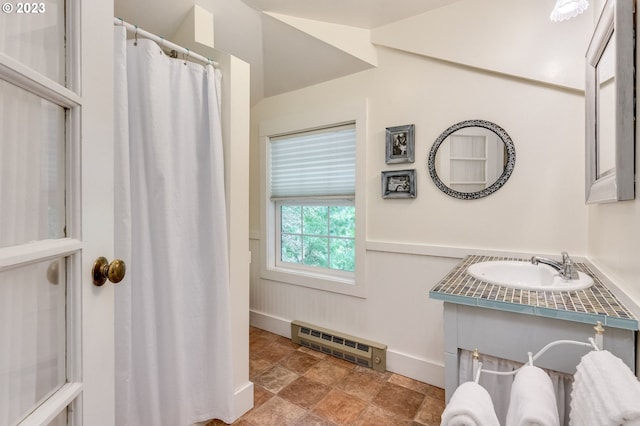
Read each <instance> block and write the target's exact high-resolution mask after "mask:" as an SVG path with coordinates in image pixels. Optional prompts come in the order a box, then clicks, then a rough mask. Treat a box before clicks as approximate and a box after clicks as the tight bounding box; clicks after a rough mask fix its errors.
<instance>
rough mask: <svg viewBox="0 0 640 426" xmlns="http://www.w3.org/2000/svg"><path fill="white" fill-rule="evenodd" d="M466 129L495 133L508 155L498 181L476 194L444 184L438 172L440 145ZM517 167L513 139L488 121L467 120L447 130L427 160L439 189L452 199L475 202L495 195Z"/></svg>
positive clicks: (437, 141)
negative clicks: (472, 128) (478, 128)
mask: <svg viewBox="0 0 640 426" xmlns="http://www.w3.org/2000/svg"><path fill="white" fill-rule="evenodd" d="M466 127H483V128H485V129H489V130H491V131H492V132H493V133H495V134H496V135H498V137H499V138H500V139H501V140H502V142H503V143H504V146H505V151H506V155H507V161H506V164H505V167H504V170H503V172H502V174H501V175H500V176H499V177H498V179H497V180H496V181H495V182H494V183H493V184H491V185H490V186H488V187H486V188H485V189H483V190H480V191H475V192H460V191H456V190H454V189H451V188H449V187H448V186H447V185H445V184H444V183H443V182H442V180H440V178H439V177H438V173H437V171H436V154H437V153H438V148H440V145H442V143H443V142H444V141H445V140H446V139H447V138H448V137H449V136H451V134H452V133H454V132H456V131H458V130H460V129H464V128H466ZM515 165H516V148H515V145H514V144H513V141H512V140H511V137H509V135H508V134H507V132H506V131H505V130H504V129H503V128H502V127H500V126H498V125H497V124H495V123H492V122H491V121H486V120H465V121H461V122H459V123H456V124H454V125H453V126H451V127H449V128H448V129H447V130H445V131H444V132H442V134H441V135H440V136H438V139H436V141H435V142H434V143H433V146H432V147H431V151H430V152H429V159H428V160H427V168H428V169H429V174H430V175H431V179H432V180H433V183H434V184H435V185H436V186H437V187H438V189H439V190H440V191H442V192H444V193H445V194H447V195H449V196H451V197H454V198H459V199H461V200H475V199H478V198H483V197H486V196H488V195H491V194H493V193H494V192H496V191H497V190H498V189H500V188H501V187H502V186H503V185H504V184H505V183H506V182H507V180H508V179H509V177H510V176H511V173H512V172H513V169H514V167H515Z"/></svg>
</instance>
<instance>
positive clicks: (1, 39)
mask: <svg viewBox="0 0 640 426" xmlns="http://www.w3.org/2000/svg"><path fill="white" fill-rule="evenodd" d="M0 52H2V53H4V54H6V55H7V56H10V57H12V58H14V59H16V60H18V61H20V62H22V63H23V64H24V65H26V66H28V67H29V68H32V69H34V70H35V71H37V72H39V73H40V74H43V75H45V76H47V77H49V78H50V79H52V80H54V81H55V82H57V83H59V84H61V85H65V69H66V66H65V63H66V55H65V1H64V0H47V1H44V2H40V1H38V2H16V1H9V2H4V1H3V2H2V12H0Z"/></svg>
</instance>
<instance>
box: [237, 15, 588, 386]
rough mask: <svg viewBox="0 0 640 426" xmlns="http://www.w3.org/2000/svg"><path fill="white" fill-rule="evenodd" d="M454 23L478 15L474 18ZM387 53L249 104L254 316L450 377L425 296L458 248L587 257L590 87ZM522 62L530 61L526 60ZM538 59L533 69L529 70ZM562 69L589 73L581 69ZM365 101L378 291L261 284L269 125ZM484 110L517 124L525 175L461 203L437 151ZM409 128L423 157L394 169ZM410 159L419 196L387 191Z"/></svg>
mask: <svg viewBox="0 0 640 426" xmlns="http://www.w3.org/2000/svg"><path fill="white" fill-rule="evenodd" d="M541 7H542V6H541ZM544 7H545V8H546V7H547V6H546V5H545V6H544ZM547 16H548V15H547ZM456 19H458V20H460V19H462V20H464V19H468V20H470V21H473V20H474V16H473V15H458V16H457V17H456ZM490 34H491V32H490V31H489V32H488V33H487V37H490ZM413 36H415V34H414V35H413ZM538 37H539V38H540V40H539V43H540V45H541V46H544V45H546V44H548V43H552V42H553V40H552V39H545V37H544V34H543V35H538ZM485 42H486V43H492V40H491V39H486V38H485ZM496 43H498V41H497V40H496ZM498 44H499V43H498ZM378 58H379V66H378V67H377V68H376V69H372V70H368V71H364V72H361V73H358V74H355V75H351V76H347V77H344V78H341V79H337V80H333V81H330V82H327V83H324V84H320V85H317V86H312V87H308V88H306V89H302V90H299V91H295V92H290V93H287V94H283V95H280V96H274V97H271V98H267V99H264V100H263V101H261V102H260V103H259V104H257V105H256V106H255V107H254V108H253V109H252V114H251V121H252V134H251V163H250V170H251V177H250V179H251V181H250V188H251V193H250V203H251V211H250V224H251V236H252V238H253V239H252V241H251V244H250V248H251V251H252V253H253V258H254V263H253V265H252V270H251V302H250V304H251V309H252V322H253V323H254V324H259V325H262V326H264V327H266V328H267V329H271V330H272V331H276V332H279V333H281V334H284V335H286V334H287V330H288V329H287V324H286V322H287V321H290V320H293V319H298V320H303V321H307V322H311V323H316V324H319V325H322V326H324V327H328V328H332V329H336V330H339V331H343V332H346V333H349V334H353V335H356V336H361V337H364V338H368V339H371V340H375V341H379V342H382V343H386V344H387V345H388V346H389V360H388V368H389V369H390V370H392V371H396V372H399V373H401V374H405V375H408V376H411V377H414V378H417V379H420V380H424V381H426V382H429V383H432V384H436V385H440V386H442V385H443V384H444V373H443V369H442V366H443V364H444V347H443V331H442V330H443V323H442V304H441V302H438V301H432V300H430V299H429V298H428V291H429V289H430V288H431V287H433V286H434V285H435V284H436V283H437V282H438V281H439V280H440V279H441V278H442V277H443V276H444V275H445V274H446V273H447V272H448V271H449V270H450V269H451V268H452V267H453V266H454V265H455V264H456V263H457V262H458V260H459V259H460V258H461V257H463V256H464V255H465V254H467V253H478V252H481V251H485V250H489V251H497V252H522V253H526V254H530V253H537V254H547V255H549V254H551V255H557V254H559V252H560V251H561V250H567V251H568V252H569V253H571V254H574V255H584V254H585V253H586V247H587V236H586V232H585V231H586V228H587V210H586V207H585V206H584V200H583V194H584V189H583V185H584V96H583V93H582V92H580V91H576V90H569V89H564V88H560V87H558V86H556V85H552V84H549V83H548V82H545V81H535V80H531V79H530V77H526V78H520V77H517V76H513V75H506V74H502V73H498V72H496V71H495V70H491V71H487V70H483V69H481V68H477V67H474V66H469V64H466V65H456V64H455V63H452V62H449V61H447V60H440V59H432V58H428V57H426V56H422V55H420V54H415V53H408V52H404V51H400V50H395V49H389V48H384V47H381V48H380V49H379V57H378ZM520 59H521V60H522V61H527V57H526V55H523V56H522V58H520ZM528 65H530V66H531V67H535V66H536V64H535V63H531V64H528V63H526V62H525V65H523V66H524V67H526V66H528ZM564 71H565V72H579V73H581V75H583V69H582V68H581V69H579V70H575V69H566V70H564ZM364 99H367V100H368V105H369V110H368V132H367V133H368V140H367V149H366V170H365V172H364V179H365V180H366V190H365V193H364V196H365V197H366V215H367V230H366V240H367V242H366V244H367V255H366V264H367V266H366V276H367V289H368V293H367V297H366V298H364V299H361V298H354V297H349V296H342V295H339V294H335V293H328V292H322V291H317V290H311V289H308V288H303V287H297V286H293V285H289V284H285V283H279V282H273V281H267V280H264V279H261V278H260V276H259V268H258V265H257V263H258V262H257V258H258V256H259V255H260V253H259V247H260V244H259V241H258V238H259V235H260V229H259V227H260V217H259V214H260V213H259V206H260V204H259V201H260V198H259V187H260V179H261V178H262V177H261V176H260V172H259V170H260V162H261V161H262V159H261V158H260V154H259V153H260V149H259V148H260V146H259V144H260V141H259V139H258V134H259V132H258V127H259V125H260V122H262V121H264V120H271V119H274V118H278V117H283V116H288V115H295V114H296V113H297V112H300V111H309V110H323V109H331V108H332V107H333V106H334V105H339V104H344V103H348V102H355V101H362V100H364ZM476 118H477V119H486V120H490V121H493V122H495V123H497V124H498V125H500V126H502V127H503V128H504V129H505V130H506V131H507V133H509V135H510V136H511V138H512V139H513V141H514V143H515V146H516V154H517V160H516V165H515V171H514V173H513V175H512V176H511V178H510V180H509V181H508V182H507V184H506V185H505V186H504V187H503V188H502V189H500V190H499V191H498V192H497V193H495V194H493V195H491V196H489V197H487V198H485V199H481V200H475V201H461V200H456V199H453V198H450V197H448V196H447V195H445V194H443V193H441V192H440V191H439V190H438V189H437V188H436V187H435V185H433V184H432V182H431V180H430V177H429V174H428V171H427V167H426V159H427V155H428V151H429V149H430V147H431V145H432V144H433V142H434V141H435V139H436V138H437V137H438V135H439V134H440V133H441V132H442V131H443V130H445V129H446V128H447V127H448V126H450V125H452V124H454V123H456V122H458V121H462V120H466V119H476ZM404 124H415V126H416V162H415V163H414V164H396V165H386V164H385V158H384V155H385V154H384V152H385V128H386V127H390V126H397V125H404ZM404 168H415V169H416V170H417V185H418V196H417V198H416V199H412V200H388V199H382V197H381V195H380V172H381V171H383V170H392V169H404ZM358 195H359V196H361V195H362V194H358Z"/></svg>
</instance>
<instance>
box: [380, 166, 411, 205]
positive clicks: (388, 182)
mask: <svg viewBox="0 0 640 426" xmlns="http://www.w3.org/2000/svg"><path fill="white" fill-rule="evenodd" d="M416 195H417V193H416V170H415V169H411V170H389V171H385V172H382V198H416Z"/></svg>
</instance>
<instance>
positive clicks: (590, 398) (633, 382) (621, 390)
mask: <svg viewBox="0 0 640 426" xmlns="http://www.w3.org/2000/svg"><path fill="white" fill-rule="evenodd" d="M573 377H574V382H573V391H572V392H571V412H570V423H569V424H570V425H572V426H620V425H622V426H638V425H640V382H638V379H637V378H636V377H635V376H634V375H633V373H632V372H631V369H630V368H629V367H628V366H627V365H626V364H625V363H624V362H622V360H621V359H620V358H618V357H616V356H615V355H613V354H612V353H611V352H609V351H591V352H589V353H588V354H586V355H585V356H583V357H582V360H581V361H580V363H579V364H578V367H577V371H576V374H575V375H574V376H573Z"/></svg>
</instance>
